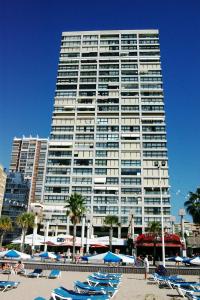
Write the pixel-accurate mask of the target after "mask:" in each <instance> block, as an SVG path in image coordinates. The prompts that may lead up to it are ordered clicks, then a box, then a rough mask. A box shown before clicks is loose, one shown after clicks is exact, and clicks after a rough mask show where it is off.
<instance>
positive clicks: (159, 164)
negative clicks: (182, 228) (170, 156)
mask: <svg viewBox="0 0 200 300" xmlns="http://www.w3.org/2000/svg"><path fill="white" fill-rule="evenodd" d="M165 165H166V162H165V161H161V162H160V161H156V162H154V166H155V167H156V168H157V169H158V173H159V186H160V210H161V236H162V261H163V266H164V267H165V232H164V215H163V194H162V180H161V168H162V167H165Z"/></svg>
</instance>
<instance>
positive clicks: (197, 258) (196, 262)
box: [189, 256, 200, 266]
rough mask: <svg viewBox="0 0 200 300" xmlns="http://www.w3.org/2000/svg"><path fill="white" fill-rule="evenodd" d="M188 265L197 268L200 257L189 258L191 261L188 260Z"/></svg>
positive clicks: (199, 263)
mask: <svg viewBox="0 0 200 300" xmlns="http://www.w3.org/2000/svg"><path fill="white" fill-rule="evenodd" d="M189 263H190V264H191V265H197V266H200V256H196V257H194V258H191V259H190V260H189Z"/></svg>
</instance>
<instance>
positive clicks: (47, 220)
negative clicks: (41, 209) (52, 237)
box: [44, 213, 52, 252]
mask: <svg viewBox="0 0 200 300" xmlns="http://www.w3.org/2000/svg"><path fill="white" fill-rule="evenodd" d="M51 217H52V215H51V214H48V213H46V214H45V221H46V222H45V232H44V251H45V252H46V251H47V246H48V245H47V244H46V243H47V240H48V236H49V222H50V220H51Z"/></svg>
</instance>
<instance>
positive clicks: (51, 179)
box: [46, 176, 70, 184]
mask: <svg viewBox="0 0 200 300" xmlns="http://www.w3.org/2000/svg"><path fill="white" fill-rule="evenodd" d="M46 183H54V184H67V183H70V178H69V177H54V176H52V177H49V176H47V177H46Z"/></svg>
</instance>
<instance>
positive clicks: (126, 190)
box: [121, 188, 141, 194]
mask: <svg viewBox="0 0 200 300" xmlns="http://www.w3.org/2000/svg"><path fill="white" fill-rule="evenodd" d="M121 192H122V194H141V189H140V188H121Z"/></svg>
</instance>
